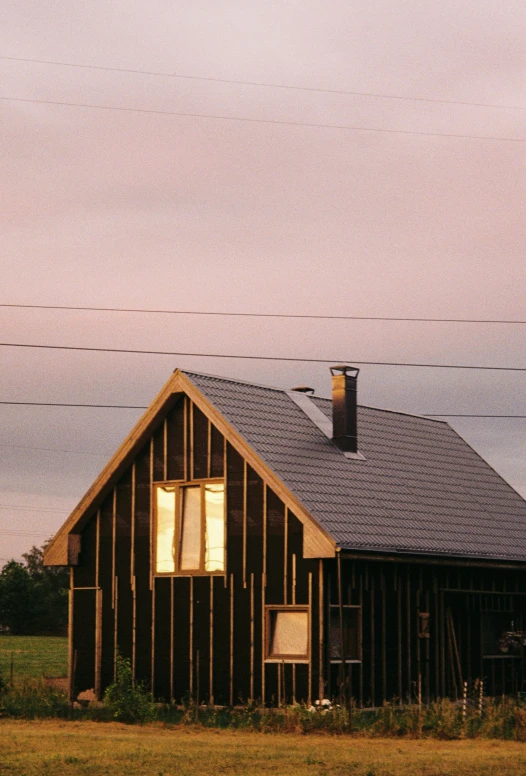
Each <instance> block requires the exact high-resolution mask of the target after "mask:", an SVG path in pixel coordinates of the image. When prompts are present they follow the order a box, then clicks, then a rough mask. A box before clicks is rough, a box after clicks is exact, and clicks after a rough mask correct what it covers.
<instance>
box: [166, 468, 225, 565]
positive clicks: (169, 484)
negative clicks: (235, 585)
mask: <svg viewBox="0 0 526 776" xmlns="http://www.w3.org/2000/svg"><path fill="white" fill-rule="evenodd" d="M206 485H223V487H224V491H223V492H224V499H223V526H224V538H225V546H224V568H223V571H206V570H205V552H206V547H205V543H206V512H205V486H206ZM188 487H190V488H191V487H199V488H200V494H199V495H200V505H201V530H200V537H201V551H200V559H199V568H198V569H184V570H181V569H179V568H178V566H179V552H178V553H177V556H176V557H175V558H174V565H175V570H174V571H157V496H156V493H157V488H174V489H175V505H176V506H175V516H174V538H175V543H176V546H177V547H178V548H179V547H180V541H181V525H182V517H183V512H182V509H183V496H182V490H183V489H184V488H188ZM152 502H153V504H152V512H153V520H152V531H153V536H152V553H151V556H152V569H153V576H154V577H213V576H215V577H224V576H226V573H227V571H226V569H227V530H226V516H227V505H226V480H225V478H224V477H203V478H200V479H195V480H160V481H156V482H154V483H152Z"/></svg>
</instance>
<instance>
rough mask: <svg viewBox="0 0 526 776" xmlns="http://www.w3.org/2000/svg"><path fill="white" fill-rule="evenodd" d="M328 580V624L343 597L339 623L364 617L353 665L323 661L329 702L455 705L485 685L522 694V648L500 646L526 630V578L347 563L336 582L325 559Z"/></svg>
mask: <svg viewBox="0 0 526 776" xmlns="http://www.w3.org/2000/svg"><path fill="white" fill-rule="evenodd" d="M325 574H326V581H325V588H326V590H327V597H326V601H325V606H326V611H325V618H326V621H328V619H329V617H330V616H331V612H332V616H333V617H335V618H338V617H339V603H340V589H341V593H342V595H341V602H342V606H343V611H342V615H343V616H345V609H346V608H347V607H351V608H354V607H356V611H357V612H359V617H356V619H355V622H356V623H358V629H359V633H358V650H359V654H358V655H357V656H356V655H353V657H354V658H355V659H354V660H353V661H352V662H346V664H345V666H344V667H342V663H341V660H338V659H334V658H333V659H332V661H331V654H330V653H331V648H330V645H329V647H328V649H327V651H326V653H325V667H324V675H325V677H326V679H327V685H326V692H327V695H328V697H334V696H339V695H345V696H347V697H349V696H352V697H353V698H354V699H355V701H356V702H357V703H358V704H359V705H364V706H369V705H381V704H382V703H383V702H384V701H391V700H393V699H396V701H397V702H403V703H408V702H410V703H411V702H412V703H415V702H417V701H418V699H419V696H420V697H421V699H422V701H423V702H429V701H430V700H432V699H434V698H439V697H450V698H452V699H457V698H460V697H462V694H463V688H464V682H467V683H468V692H469V693H470V694H473V693H474V692H478V690H475V687H478V681H479V680H480V679H482V680H483V682H484V692H485V693H486V694H489V695H492V696H498V695H501V694H514V693H516V692H518V691H519V690H522V689H523V682H524V679H525V678H526V676H525V675H524V646H523V645H522V644H519V643H517V644H511V645H510V646H509V647H507V646H506V645H505V644H504V645H503V644H501V643H499V642H500V639H501V637H502V634H503V633H504V632H506V631H514V632H515V633H519V634H520V633H521V632H523V631H524V629H525V627H526V571H522V570H520V569H512V570H507V569H505V568H498V567H497V566H496V565H495V567H493V568H492V567H491V565H489V564H488V566H486V567H485V568H481V567H471V566H469V561H466V564H465V565H461V564H459V565H456V566H453V565H450V566H448V565H446V564H444V563H441V564H439V563H436V562H434V561H433V559H430V562H429V563H426V564H423V563H422V564H419V563H402V562H400V563H396V562H383V561H365V560H363V561H361V560H345V558H344V559H343V560H341V566H340V573H339V574H338V563H337V561H325ZM340 580H341V582H340ZM519 641H521V639H520V638H519ZM333 648H334V645H333ZM336 650H337V651H338V644H336ZM338 654H339V655H341V650H340V651H339V652H338Z"/></svg>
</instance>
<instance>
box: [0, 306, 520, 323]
mask: <svg viewBox="0 0 526 776" xmlns="http://www.w3.org/2000/svg"><path fill="white" fill-rule="evenodd" d="M0 307H9V308H16V309H23V310H76V311H86V312H104V313H146V314H147V315H208V316H217V317H223V318H286V319H299V320H316V321H401V322H405V323H412V322H418V323H482V324H494V323H503V324H520V325H524V324H526V320H525V321H513V320H502V319H495V320H492V319H487V318H404V317H401V316H400V317H398V316H380V315H296V314H290V313H228V312H224V311H218V310H215V311H214V310H212V311H207V310H152V309H146V308H144V307H80V306H78V307H77V306H73V305H51V304H1V303H0Z"/></svg>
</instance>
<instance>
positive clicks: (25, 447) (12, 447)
mask: <svg viewBox="0 0 526 776" xmlns="http://www.w3.org/2000/svg"><path fill="white" fill-rule="evenodd" d="M141 409H142V408H141ZM0 447H8V448H9V449H10V450H39V451H41V452H47V453H68V455H95V456H106V457H108V458H109V456H110V455H111V453H89V452H87V451H86V450H60V449H59V448H57V447H29V446H28V445H7V444H5V445H4V444H0Z"/></svg>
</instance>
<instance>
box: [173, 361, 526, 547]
mask: <svg viewBox="0 0 526 776" xmlns="http://www.w3.org/2000/svg"><path fill="white" fill-rule="evenodd" d="M185 374H186V375H187V377H189V378H190V379H191V380H192V382H193V383H194V384H195V385H196V387H197V388H198V389H199V390H200V391H201V392H202V393H203V394H204V395H205V396H206V397H207V398H208V399H209V400H210V401H211V402H212V404H214V406H215V407H216V408H217V409H218V410H219V412H221V414H222V415H223V416H224V417H225V419H226V420H227V421H228V422H229V423H230V424H231V425H232V426H233V427H234V428H235V429H236V431H237V432H238V433H239V434H240V435H241V436H242V437H243V438H244V439H245V440H246V441H247V442H248V443H249V444H250V445H251V446H252V448H253V449H254V451H255V452H256V453H257V454H258V455H259V456H260V458H261V459H262V460H263V461H264V462H265V463H266V464H267V465H268V466H269V467H270V468H271V469H272V470H273V471H274V472H275V473H276V475H277V476H278V477H279V478H280V479H281V480H282V482H283V483H284V484H285V485H286V486H287V487H288V488H289V490H290V491H291V492H292V493H293V494H294V495H295V496H296V497H297V498H298V499H299V500H300V501H301V503H302V504H303V505H304V506H305V508H306V509H307V510H308V511H309V512H310V514H311V515H312V516H313V517H314V518H315V519H316V520H317V521H318V522H319V524H320V525H321V526H322V527H323V528H324V529H325V530H327V531H328V532H329V533H330V534H331V535H332V536H333V537H334V539H335V541H336V542H337V543H338V544H339V545H340V546H341V547H343V548H348V549H352V548H362V549H377V550H383V551H385V550H391V551H398V552H414V553H418V552H424V553H435V554H444V553H446V554H452V555H456V556H465V557H480V558H502V559H505V560H506V559H507V560H518V559H519V560H526V502H525V501H524V500H523V499H522V498H521V496H520V495H519V494H518V493H516V492H515V491H514V490H513V489H512V488H511V487H510V486H509V485H508V484H507V483H505V482H504V480H503V479H502V478H501V477H500V476H499V475H498V474H497V473H496V472H495V471H494V470H493V469H492V468H491V466H489V464H487V463H486V462H485V461H483V460H482V458H480V456H478V455H477V453H476V452H475V451H474V450H473V449H472V448H471V447H470V446H469V445H468V444H467V443H466V442H464V440H463V439H462V438H461V437H460V436H459V435H458V434H457V433H456V432H455V431H453V429H452V428H451V427H450V426H449V425H448V424H447V423H444V422H443V421H436V420H432V419H428V418H422V417H418V416H413V415H406V414H403V413H397V412H391V411H387V410H380V409H375V408H371V407H359V408H358V440H359V450H360V451H362V452H363V453H364V455H365V460H355V459H349V458H346V457H345V456H344V454H343V453H342V452H341V450H339V449H338V448H337V447H336V446H335V445H334V444H333V443H332V441H331V440H330V439H328V438H327V437H326V436H325V435H324V434H323V432H322V431H320V429H319V428H318V426H317V425H316V424H315V423H314V422H313V421H312V419H311V418H309V417H308V416H307V414H306V413H305V412H304V411H303V410H302V409H301V408H300V407H299V406H298V404H297V403H296V402H294V401H293V400H292V399H291V398H290V396H289V395H288V394H287V392H286V391H281V390H278V389H275V388H266V387H264V386H258V385H252V384H249V383H242V382H239V381H234V380H226V379H224V378H219V377H213V376H209V375H202V374H197V373H194V372H186V371H185ZM311 400H312V401H313V403H314V404H315V406H316V407H317V408H318V409H319V410H321V411H322V412H323V413H324V415H325V416H326V417H327V418H330V417H331V411H332V407H331V401H330V400H328V399H322V398H319V397H312V398H311Z"/></svg>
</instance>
